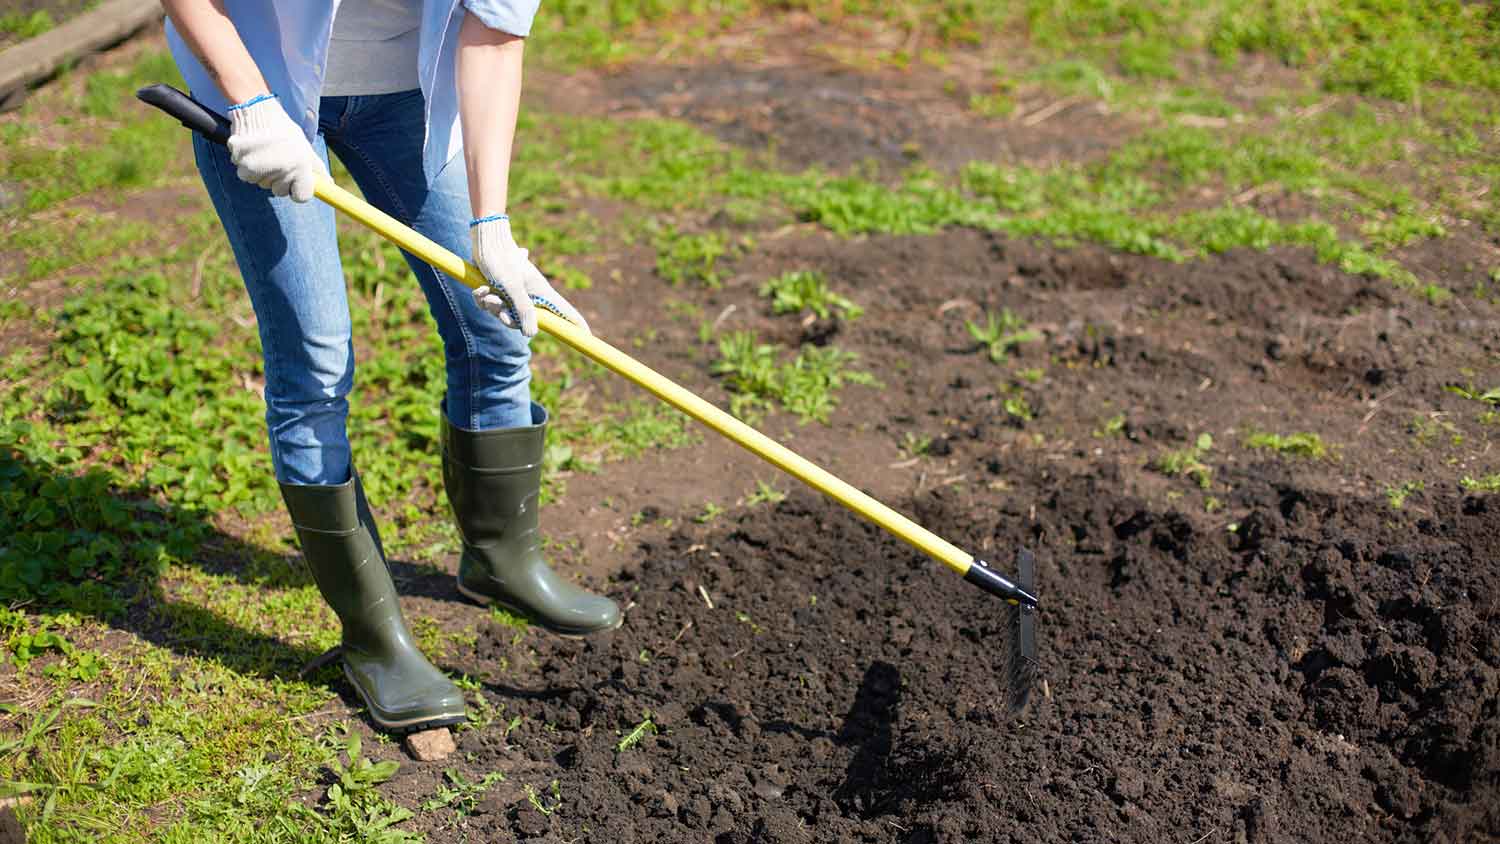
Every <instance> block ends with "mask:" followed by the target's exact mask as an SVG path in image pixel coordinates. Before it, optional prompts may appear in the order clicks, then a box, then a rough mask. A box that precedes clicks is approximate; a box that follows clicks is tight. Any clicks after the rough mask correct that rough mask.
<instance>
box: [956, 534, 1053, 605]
mask: <svg viewBox="0 0 1500 844" xmlns="http://www.w3.org/2000/svg"><path fill="white" fill-rule="evenodd" d="M1023 554H1024V555H1026V556H1027V557H1029V556H1031V552H1030V551H1027V550H1026V549H1024V548H1023V549H1021V550H1020V551H1019V552H1017V558H1018V559H1019V557H1020V556H1021V555H1023ZM964 580H967V581H969V582H970V583H972V584H974V585H975V586H978V587H979V588H980V589H983V590H984V591H986V592H988V593H990V594H991V595H994V596H996V597H999V598H1003V599H1005V600H1007V601H1013V602H1015V603H1017V604H1020V605H1021V607H1022V609H1027V610H1034V609H1036V605H1037V599H1036V596H1035V595H1033V594H1031V593H1030V592H1029V591H1027V590H1026V589H1023V588H1022V587H1021V586H1020V585H1018V584H1017V583H1016V582H1015V581H1013V580H1011V579H1010V578H1008V577H1005V576H1004V575H1002V574H1000V573H999V572H997V571H995V570H994V569H993V568H991V567H990V564H989V563H986V562H985V561H984V560H981V559H979V558H978V557H975V558H974V563H973V565H971V566H969V570H968V572H966V573H965V574H964Z"/></svg>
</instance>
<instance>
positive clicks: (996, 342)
mask: <svg viewBox="0 0 1500 844" xmlns="http://www.w3.org/2000/svg"><path fill="white" fill-rule="evenodd" d="M964 327H965V328H967V329H968V330H969V336H970V337H973V338H974V342H976V343H978V344H979V345H980V346H981V347H983V348H984V349H985V350H986V351H987V352H988V353H989V356H990V360H991V361H993V362H995V363H1002V362H1004V361H1005V360H1006V359H1007V358H1009V357H1010V356H1011V354H1012V353H1014V352H1015V351H1016V350H1017V349H1019V348H1020V347H1021V346H1022V345H1023V344H1026V343H1035V342H1036V341H1038V340H1040V339H1042V335H1041V332H1039V331H1032V330H1031V329H1029V328H1027V327H1026V321H1025V320H1024V319H1022V318H1021V317H1020V316H1018V315H1016V314H1015V313H1013V312H1012V311H1011V309H1010V308H1003V309H1001V311H1000V313H998V314H996V313H993V312H991V311H985V313H984V324H983V325H981V324H979V323H976V322H971V321H969V320H964Z"/></svg>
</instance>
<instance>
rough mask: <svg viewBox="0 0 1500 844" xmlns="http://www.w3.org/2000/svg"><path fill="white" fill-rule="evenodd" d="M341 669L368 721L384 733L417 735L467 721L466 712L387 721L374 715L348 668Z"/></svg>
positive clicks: (368, 701)
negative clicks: (362, 706)
mask: <svg viewBox="0 0 1500 844" xmlns="http://www.w3.org/2000/svg"><path fill="white" fill-rule="evenodd" d="M341 667H342V668H343V669H344V679H345V680H348V681H349V685H351V686H353V687H354V691H355V693H356V694H358V695H359V698H360V700H363V701H364V702H365V711H366V712H368V713H370V720H371V721H374V722H375V726H377V727H379V728H380V729H382V730H384V731H386V732H389V733H396V734H398V735H404V734H406V733H419V732H421V731H423V730H435V729H437V728H438V727H452V726H454V725H456V724H462V723H464V722H465V721H467V720H469V714H468V712H460V713H457V714H444V715H421V716H418V717H416V718H405V719H402V720H400V721H387V720H386V719H384V718H381V717H380V716H379V715H377V714H375V711H376V710H375V704H373V703H371V702H370V696H369V695H367V694H365V690H364V689H361V688H360V687H359V684H358V683H356V682H354V675H353V674H350V673H349V666H348V665H344V666H341Z"/></svg>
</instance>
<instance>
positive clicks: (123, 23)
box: [0, 0, 163, 101]
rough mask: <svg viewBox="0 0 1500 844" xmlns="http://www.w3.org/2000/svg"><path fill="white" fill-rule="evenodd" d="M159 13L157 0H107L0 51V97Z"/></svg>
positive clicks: (118, 37)
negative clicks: (50, 28)
mask: <svg viewBox="0 0 1500 844" xmlns="http://www.w3.org/2000/svg"><path fill="white" fill-rule="evenodd" d="M162 14H163V12H162V9H161V3H160V2H158V0H108V2H105V3H102V4H100V5H99V6H98V8H95V9H93V10H92V11H89V12H85V13H83V14H81V15H79V16H78V17H76V18H73V19H72V20H70V21H68V22H67V23H65V24H63V25H62V26H59V27H57V28H56V29H53V30H50V31H47V32H44V33H42V34H41V35H38V36H37V37H35V38H29V39H27V40H25V41H22V42H21V43H20V44H17V45H16V46H14V47H11V48H9V49H7V50H5V51H4V52H0V101H4V100H6V99H8V98H9V97H10V95H12V94H14V93H16V92H18V91H21V90H24V89H25V88H26V87H27V86H28V85H30V84H32V83H33V82H37V81H39V80H43V79H46V78H48V77H50V76H52V74H54V73H56V72H57V69H58V68H59V67H62V65H63V64H64V63H65V62H68V61H72V60H73V59H76V58H78V57H79V56H82V55H86V54H88V53H92V52H94V51H96V50H102V49H104V48H105V47H109V46H111V45H113V44H118V43H119V42H121V41H124V40H125V39H126V38H129V37H130V36H131V35H133V34H135V32H136V31H137V30H139V29H140V28H141V27H143V26H145V25H146V24H149V23H152V22H153V21H156V20H160V19H161V17H162Z"/></svg>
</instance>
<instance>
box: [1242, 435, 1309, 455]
mask: <svg viewBox="0 0 1500 844" xmlns="http://www.w3.org/2000/svg"><path fill="white" fill-rule="evenodd" d="M1245 447H1246V448H1254V449H1264V450H1268V451H1274V452H1276V453H1277V454H1283V455H1287V456H1289V457H1305V458H1307V459H1309V460H1322V459H1323V458H1324V457H1327V456H1328V446H1327V445H1326V444H1324V442H1323V438H1322V437H1321V436H1318V435H1317V434H1315V433H1312V432H1311V431H1297V432H1295V433H1291V434H1285V435H1283V434H1275V433H1269V432H1265V431H1256V432H1252V433H1250V434H1249V435H1248V436H1246V437H1245Z"/></svg>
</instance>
